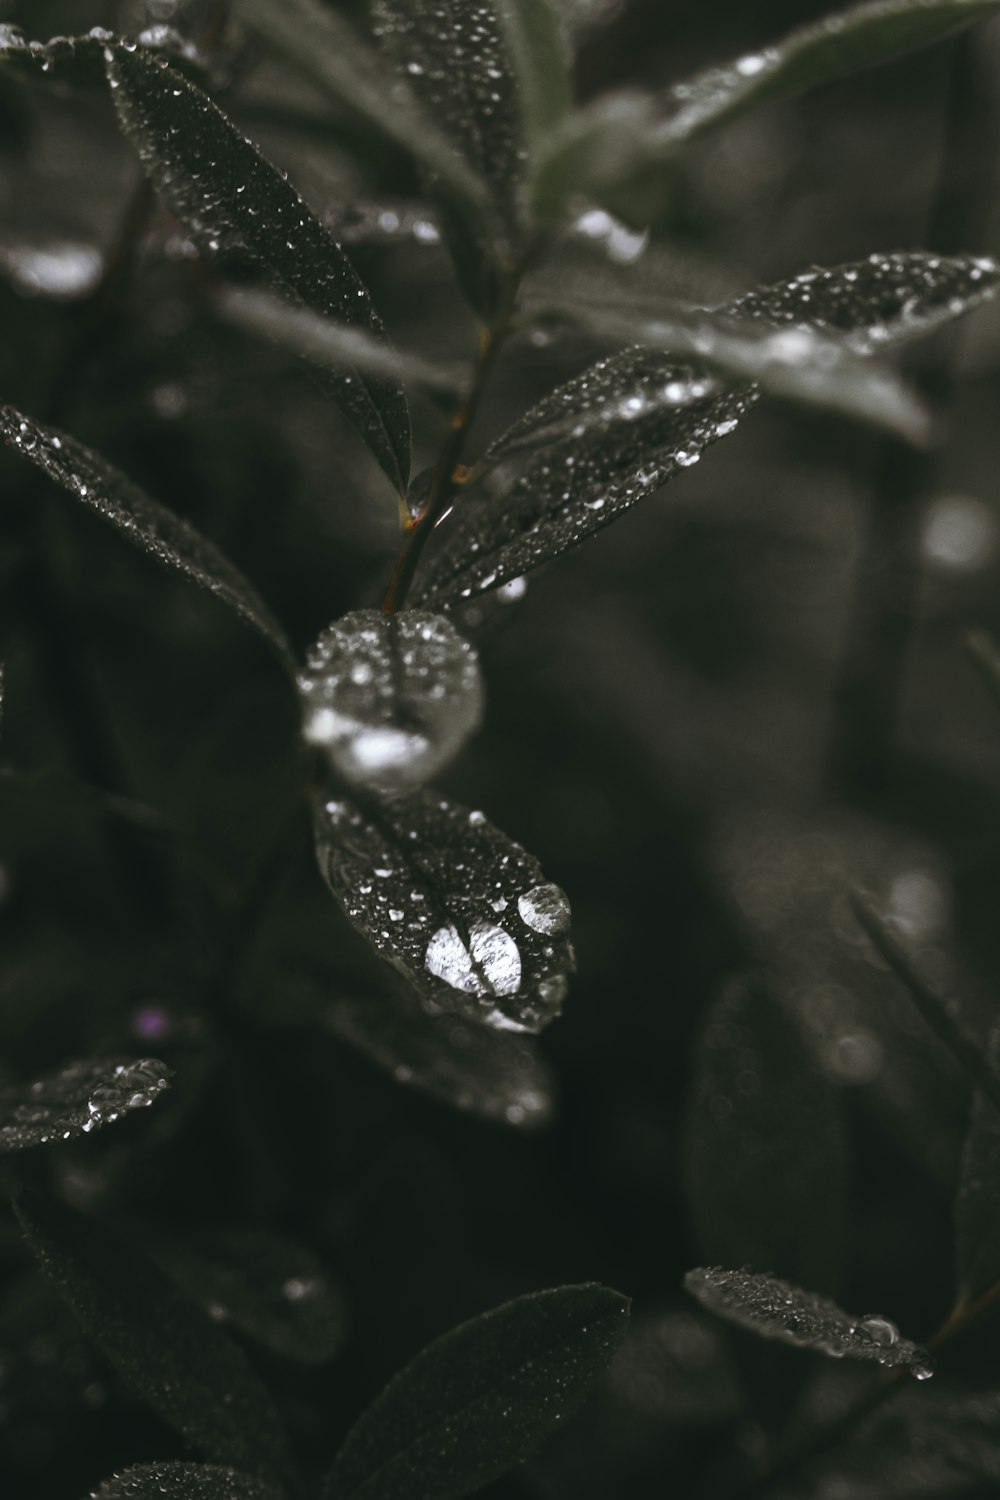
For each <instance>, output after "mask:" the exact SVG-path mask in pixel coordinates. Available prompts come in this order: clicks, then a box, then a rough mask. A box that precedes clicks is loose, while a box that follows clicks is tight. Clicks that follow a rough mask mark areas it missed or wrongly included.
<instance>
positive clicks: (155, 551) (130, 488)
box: [0, 406, 295, 674]
mask: <svg viewBox="0 0 1000 1500" xmlns="http://www.w3.org/2000/svg"><path fill="white" fill-rule="evenodd" d="M0 438H2V439H3V441H4V442H5V443H6V444H7V445H8V446H12V447H14V448H16V450H17V451H18V453H20V454H21V455H22V456H23V457H24V458H26V459H28V460H29V462H30V463H33V464H34V465H35V467H36V468H38V469H41V470H42V472H43V473H44V474H47V475H48V477H49V478H50V479H53V480H55V482H56V483H57V484H61V485H62V487H63V489H65V490H69V492H70V493H71V494H73V495H75V496H76V497H77V499H78V500H82V502H83V504H84V505H86V506H88V507H89V509H90V510H93V511H96V512H97V514H98V515H99V516H101V517H102V519H103V520H105V521H108V522H110V524H111V525H112V526H114V527H115V528H116V529H117V530H118V531H120V532H121V533H122V535H123V536H125V537H127V538H128V540H129V541H130V542H132V543H133V544H134V545H135V546H137V547H139V548H140V549H141V550H142V551H143V552H147V553H148V554H149V555H150V556H151V557H154V558H155V559H156V561H157V562H159V563H162V564H163V566H164V567H166V568H173V569H174V570H175V571H176V572H178V573H183V574H184V576H185V577H186V578H190V579H193V581H194V582H195V583H197V584H200V585H201V587H202V588H203V589H207V590H208V592H209V593H210V594H214V595H215V596H216V597H217V598H219V599H221V600H222V601H223V602H224V603H225V604H228V605H229V607H230V609H232V610H234V611H235V613H236V614H237V615H239V617H240V619H241V620H243V621H244V622H245V623H246V624H247V625H250V626H252V627H253V629H254V630H256V631H257V632H258V633H259V634H260V635H262V636H263V637H264V639H265V641H266V642H267V643H268V645H269V646H270V647H271V648H272V650H273V651H274V652H275V654H276V655H277V657H278V659H279V661H280V662H281V664H282V666H284V668H285V670H286V671H288V672H289V673H290V674H294V671H295V657H294V653H293V651H292V647H291V645H290V643H289V641H288V638H287V636H286V635H285V632H284V631H283V630H282V628H281V626H280V625H279V624H278V622H277V621H276V620H275V619H274V617H273V615H272V614H271V612H270V610H269V609H268V608H267V605H266V604H265V603H264V602H263V600H262V599H261V598H260V597H259V595H258V594H257V592H256V590H255V589H254V588H253V586H252V584H250V583H248V582H247V580H246V579H245V578H244V577H243V574H242V573H240V572H239V570H238V569H237V568H235V567H234V566H233V564H232V563H231V562H230V561H229V559H228V558H227V557H224V556H223V554H222V553H221V552H220V551H219V550H218V549H217V548H216V547H215V546H214V544H213V543H212V542H209V541H207V540H206V538H205V537H203V536H201V535H200V533H199V532H197V531H196V530H195V529H194V527H193V526H192V525H191V524H190V523H189V522H188V521H184V520H182V519H181V517H180V516H175V515H174V514H173V512H172V511H169V510H167V508H166V506H163V505H160V504H159V503H158V501H156V500H153V499H151V498H150V496H149V495H147V494H145V493H144V492H143V491H142V490H141V489H139V487H138V485H135V484H133V483H132V481H131V480H129V479H126V478H125V476H124V474H120V473H119V472H118V470H117V469H113V468H112V467H111V465H110V464H109V463H107V462H106V461H105V460H104V459H103V458H100V457H99V456H98V455H97V454H96V453H92V452H91V451H90V449H89V448H85V447H84V446H83V444H82V443H78V442H76V440H75V439H74V438H71V437H68V436H67V434H66V433H64V432H57V431H56V430H55V428H52V427H44V426H42V424H41V423H40V422H35V421H33V420H32V419H31V418H30V417H26V416H25V415H24V413H23V412H20V411H18V410H17V409H16V407H13V406H4V407H0Z"/></svg>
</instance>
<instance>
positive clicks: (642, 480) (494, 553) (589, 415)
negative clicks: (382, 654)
mask: <svg viewBox="0 0 1000 1500" xmlns="http://www.w3.org/2000/svg"><path fill="white" fill-rule="evenodd" d="M755 400H756V392H755V391H754V390H753V389H750V388H747V387H745V386H744V387H741V388H737V389H732V388H729V389H727V388H724V387H723V386H722V385H720V383H719V382H718V381H716V380H714V379H711V378H709V377H707V376H705V375H704V374H703V373H701V372H699V371H697V370H694V369H692V368H690V367H689V366H686V365H678V364H675V363H673V362H672V361H670V360H668V359H666V358H665V357H664V356H663V355H662V354H658V353H656V352H654V351H652V350H647V349H627V350H625V351H624V352H623V353H621V354H616V355H613V356H612V357H611V358H610V359H604V360H601V361H600V362H599V363H598V364H596V365H593V366H592V367H591V368H590V369H588V370H585V371H584V372H583V374H582V375H578V376H576V377H575V378H574V379H573V380H570V381H569V382H567V384H566V385H563V386H560V387H559V388H558V390H556V391H554V392H552V394H551V395H549V396H547V397H545V399H544V400H543V401H541V402H540V403H539V404H538V405H537V406H536V407H534V408H533V409H532V410H531V411H530V412H529V413H528V414H527V415H526V416H525V417H523V418H522V419H521V421H519V422H517V423H515V425H514V426H513V427H512V428H511V429H510V431H509V432H508V433H507V434H505V436H504V437H503V438H501V439H500V441H499V443H498V444H497V445H496V447H495V448H494V449H493V450H491V453H490V454H488V455H487V459H488V461H491V460H493V459H496V458H498V457H502V456H503V455H504V454H505V453H507V452H512V451H514V450H516V449H517V448H518V447H521V446H527V445H529V444H530V445H532V446H534V445H535V444H536V443H537V442H538V441H539V440H540V437H541V438H542V439H544V440H545V441H549V442H550V443H551V446H549V447H548V448H546V449H545V450H544V451H542V452H541V453H538V454H536V455H535V456H534V457H533V458H532V459H531V460H530V461H529V462H528V463H527V465H526V466H525V468H524V469H523V472H522V473H521V474H520V475H519V477H518V478H517V479H516V480H515V481H514V483H513V484H512V485H511V487H510V488H509V489H507V490H504V491H501V492H500V493H499V494H495V495H489V496H484V495H482V494H478V495H477V494H475V493H467V494H464V495H463V497H462V500H461V502H460V503H459V505H458V506H457V507H456V509H455V514H454V516H452V517H451V518H450V519H449V521H448V523H447V526H446V528H443V532H442V535H443V543H442V546H441V547H440V548H439V549H438V550H437V551H436V552H435V553H434V554H433V555H432V556H431V557H430V559H429V561H428V563H427V566H426V568H425V570H424V572H423V573H422V574H421V575H418V579H417V587H416V590H415V595H416V602H417V603H419V604H421V605H424V606H429V607H432V608H440V607H441V606H444V605H452V604H457V603H459V602H460V601H461V600H463V599H467V598H469V597H470V596H471V595H473V594H479V593H482V592H484V591H485V590H486V589H491V588H495V587H498V586H499V585H500V584H503V583H507V582H509V580H510V579H512V578H519V577H520V576H521V575H522V574H523V573H526V572H527V571H528V570H529V569H530V568H534V567H537V566H538V565H539V564H540V563H543V562H547V561H549V559H550V558H553V557H558V556H559V554H560V553H561V552H565V551H566V550H567V549H568V548H569V547H574V546H576V545H577V544H578V543H579V542H582V541H584V540H585V539H586V538H587V537H588V536H591V535H593V533H594V532H595V531H599V530H600V529H601V527H603V526H607V525H609V524H610V522H612V521H614V520H616V519H617V517H618V516H620V515H622V514H624V512H625V511H627V510H629V509H630V508H631V507H632V506H633V505H635V503H636V502H637V501H638V500H642V499H644V498H645V496H647V495H651V494H653V493H654V492H655V491H656V490H658V489H659V488H660V487H661V486H662V485H664V484H666V482H667V481H668V480H670V479H673V477H674V476H675V475H676V474H679V473H680V472H681V471H682V470H684V469H686V468H690V467H691V465H693V464H696V463H697V462H698V460H699V459H700V457H701V455H702V453H703V452H704V451H705V449H706V448H708V447H710V446H711V444H712V443H714V442H716V441H717V440H718V439H719V438H721V437H725V436H726V434H727V433H730V432H732V431H733V430H734V428H735V427H736V425H737V423H738V422H739V419H740V418H741V417H742V416H743V415H744V414H745V412H746V411H747V410H748V409H749V408H750V407H751V406H752V405H753V403H754V401H755ZM567 428H568V430H567ZM553 439H557V440H555V441H553Z"/></svg>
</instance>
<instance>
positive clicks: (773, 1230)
mask: <svg viewBox="0 0 1000 1500" xmlns="http://www.w3.org/2000/svg"><path fill="white" fill-rule="evenodd" d="M685 1138H686V1142H685V1153H684V1155H685V1173H684V1175H685V1180H686V1187H687V1198H688V1202H689V1204H690V1206H691V1210H692V1216H693V1220H694V1226H695V1232H696V1235H697V1240H698V1247H699V1250H700V1251H701V1252H702V1253H703V1254H704V1255H705V1256H706V1257H707V1258H708V1259H710V1260H712V1261H717V1262H721V1263H722V1264H723V1265H745V1266H750V1267H752V1268H753V1269H755V1270H759V1271H763V1270H768V1271H775V1272H777V1273H778V1274H779V1275H781V1276H788V1277H790V1278H792V1280H794V1281H798V1282H805V1283H806V1284H807V1285H809V1286H821V1287H824V1288H826V1289H831V1288H833V1287H834V1286H835V1284H836V1280H837V1276H838V1273H839V1270H840V1262H841V1257H842V1252H843V1239H844V1230H845V1227H846V1221H847V1155H846V1145H845V1140H844V1125H843V1119H842V1114H841V1109H840V1095H839V1093H838V1091H837V1089H836V1087H835V1086H834V1085H833V1084H832V1083H830V1082H829V1081H828V1080H827V1079H826V1078H825V1077H824V1076H823V1075H822V1074H821V1073H820V1072H819V1070H818V1069H817V1068H816V1067H815V1066H814V1064H813V1063H812V1060H811V1058H810V1055H809V1053H808V1051H807V1048H806V1046H805V1044H804V1042H803V1040H802V1037H801V1036H800V1034H799V1032H798V1030H797V1028H796V1026H795V1025H794V1023H793V1021H792V1019H791V1017H790V1016H788V1015H786V1014H785V1012H784V1011H783V1010H782V1008H781V1007H780V1006H779V1004H778V1003H777V1002H776V1001H775V1000H773V999H772V998H771V996H770V995H769V994H768V993H767V991H766V990H765V989H764V988H763V986H762V985H761V984H760V983H759V982H753V981H751V982H749V983H744V982H742V981H738V982H733V983H731V984H729V985H727V986H726V988H725V989H724V991H723V993H722V994H721V995H720V996H719V998H718V999H717V1000H716V1002H715V1003H714V1004H713V1005H712V1007H711V1009H710V1010H709V1012H708V1016H707V1018H706V1022H705V1028H704V1031H703V1032H702V1035H701V1038H700V1040H699V1044H698V1049H697V1053H696V1058H695V1065H694V1080H693V1088H692V1096H691V1100H690V1104H689V1107H688V1112H687V1120H686V1128H685Z"/></svg>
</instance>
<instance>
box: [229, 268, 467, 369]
mask: <svg viewBox="0 0 1000 1500" xmlns="http://www.w3.org/2000/svg"><path fill="white" fill-rule="evenodd" d="M216 305H217V306H218V307H219V309H220V311H221V312H222V314H223V315H224V316H225V317H226V318H229V319H230V320H231V321H232V322H234V323H237V324H239V326H240V327H241V328H245V329H246V330H247V331H248V332H249V333H253V334H258V335H260V336H261V337H263V338H267V339H272V340H273V341H274V342H275V343H276V344H280V345H281V346H282V348H285V349H288V350H289V351H290V352H291V353H292V354H297V355H299V356H300V357H301V358H302V359H306V360H308V361H309V362H310V363H311V364H314V365H318V366H319V367H320V368H321V369H324V370H330V369H334V370H335V369H344V367H345V366H347V367H351V368H353V369H355V370H364V371H365V373H366V374H368V375H377V376H382V377H385V378H386V379H391V380H401V381H406V382H407V383H408V384H410V385H417V386H425V387H427V388H428V389H429V390H432V391H444V392H447V393H448V394H454V392H455V391H457V390H458V389H459V387H460V386H461V384H462V381H463V379H465V378H466V374H465V372H464V371H460V370H459V369H458V368H452V369H447V368H445V367H444V366H442V365H435V364H431V362H430V361H429V360H426V359H421V358H420V356H419V355H418V354H401V353H400V352H399V350H397V349H393V348H392V346H391V345H390V344H387V343H386V342H385V340H384V339H381V338H376V337H375V336H374V335H373V334H371V333H368V332H366V331H365V330H364V329H363V328H352V327H350V325H349V324H347V323H335V322H333V321H332V319H330V318H321V317H319V316H318V314H316V313H313V312H310V311H309V309H308V308H305V307H296V306H295V305H294V304H291V303H288V302H282V301H280V300H279V299H278V298H277V297H270V296H268V295H267V294H266V293H264V292H247V291H230V292H225V293H223V295H222V296H221V297H220V298H219V299H218V302H217V304H216Z"/></svg>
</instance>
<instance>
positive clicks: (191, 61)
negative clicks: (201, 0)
mask: <svg viewBox="0 0 1000 1500" xmlns="http://www.w3.org/2000/svg"><path fill="white" fill-rule="evenodd" d="M141 40H142V44H143V46H144V47H147V48H149V50H150V51H152V52H159V53H165V54H166V55H167V56H168V57H169V58H170V59H171V61H172V62H173V63H175V64H176V65H177V66H178V67H180V68H181V69H183V71H184V72H185V73H188V74H189V75H190V74H193V75H194V76H195V77H197V76H199V75H200V74H201V73H202V72H203V71H204V61H203V59H202V57H201V55H200V53H199V52H198V49H197V48H196V47H195V46H194V45H193V44H192V43H191V42H187V41H185V40H184V38H183V37H182V36H181V35H180V34H179V33H178V32H177V31H176V30H174V28H173V27H171V26H157V27H155V28H154V29H152V30H150V31H148V32H146V33H144V34H143V36H142V38H141ZM121 45H122V38H121V37H117V36H115V35H114V33H113V32H110V31H108V30H107V29H106V28H105V27H103V26H94V27H92V28H91V29H90V31H88V32H87V33H86V34H85V35H83V36H54V37H52V38H51V40H50V41H47V42H29V41H28V40H27V39H26V38H25V36H24V34H23V32H22V31H21V30H20V28H19V27H17V26H6V25H0V68H9V69H10V71H11V72H12V73H16V74H19V75H21V76H23V77H25V78H30V79H32V80H34V81H38V82H43V83H55V84H69V85H72V86H73V87H74V88H80V87H91V88H92V87H98V88H106V87H107V74H106V73H105V71H104V53H105V49H106V48H107V47H108V46H121Z"/></svg>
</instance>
